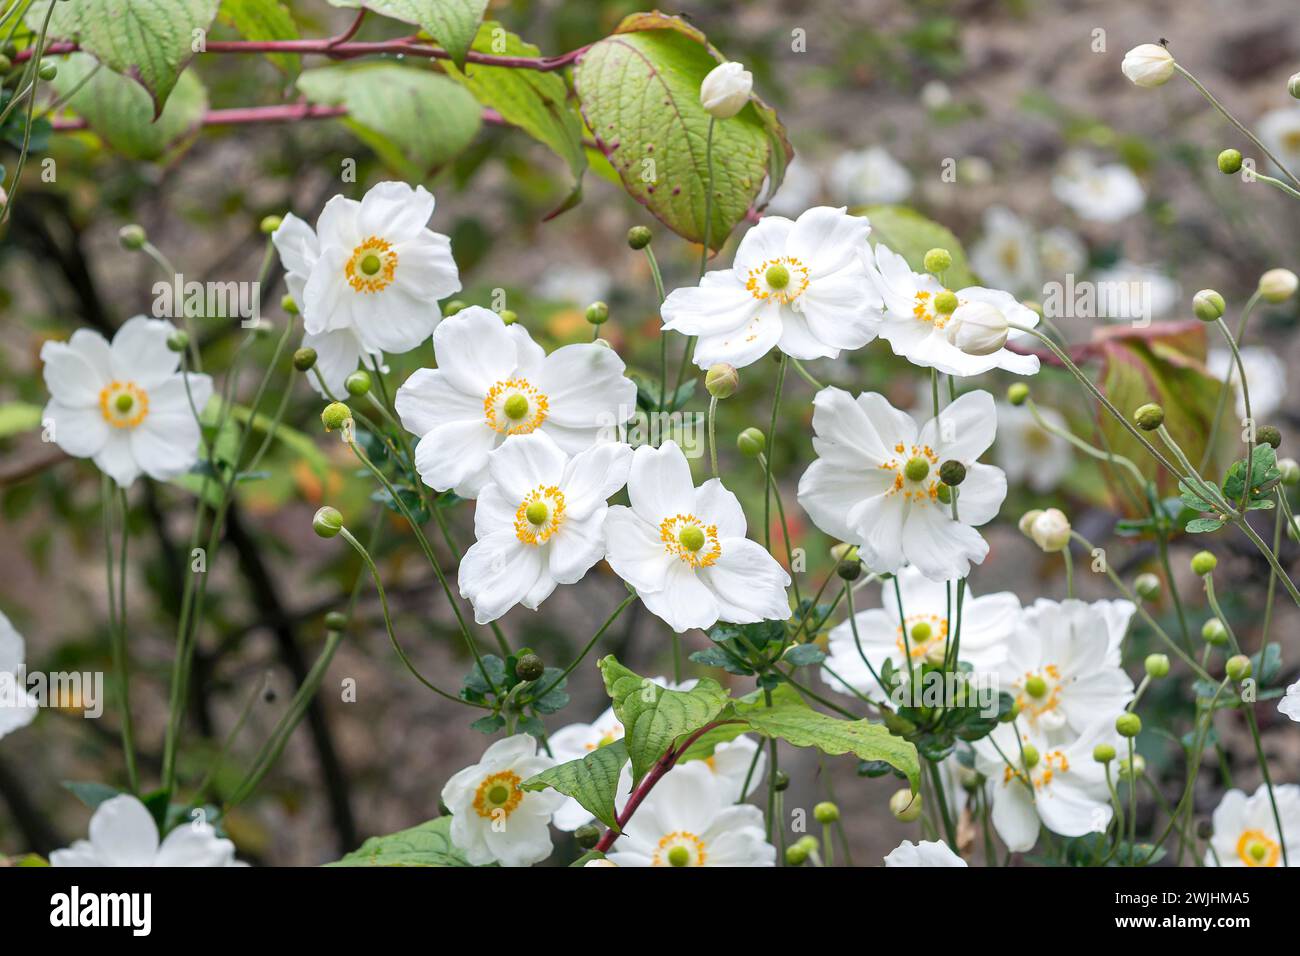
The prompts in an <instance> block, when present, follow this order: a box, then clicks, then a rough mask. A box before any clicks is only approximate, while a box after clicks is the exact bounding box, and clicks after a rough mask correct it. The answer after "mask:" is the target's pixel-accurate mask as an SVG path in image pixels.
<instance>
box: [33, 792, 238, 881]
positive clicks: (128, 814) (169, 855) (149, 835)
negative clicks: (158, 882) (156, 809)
mask: <svg viewBox="0 0 1300 956" xmlns="http://www.w3.org/2000/svg"><path fill="white" fill-rule="evenodd" d="M244 865H245V864H243V863H240V862H239V861H238V860H236V859H235V845H234V844H233V843H231V842H230V841H229V840H226V839H223V838H221V837H219V836H217V832H216V830H214V829H213V828H212V825H211V824H209V823H203V822H200V821H193V822H185V823H182V824H181V825H180V826H178V827H176V829H174V830H172V831H171V832H170V833H168V834H167V836H166V837H165V838H164V839H163V840H162V841H161V843H160V842H159V840H158V825H157V824H156V823H154V819H153V817H152V816H151V815H150V814H149V811H148V810H147V809H146V808H145V805H144V804H143V803H141V802H140V801H139V800H138V799H137V798H135V797H133V796H131V795H130V794H127V793H123V794H119V795H118V796H116V797H112V798H111V799H108V800H105V801H104V802H103V803H101V804H100V805H99V806H98V807H97V808H96V809H95V813H94V815H92V816H91V818H90V839H89V840H77V841H76V842H75V843H73V844H72V846H70V847H67V848H66V849H63V850H55V851H54V852H52V853H51V854H50V866H244Z"/></svg>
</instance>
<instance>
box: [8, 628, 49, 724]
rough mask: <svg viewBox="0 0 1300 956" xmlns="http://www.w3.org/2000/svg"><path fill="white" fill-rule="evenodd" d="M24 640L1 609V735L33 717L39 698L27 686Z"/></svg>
mask: <svg viewBox="0 0 1300 956" xmlns="http://www.w3.org/2000/svg"><path fill="white" fill-rule="evenodd" d="M26 654H27V651H26V644H25V643H24V642H23V636H22V635H21V634H19V633H18V630H17V629H16V628H15V627H14V626H13V624H12V623H10V621H9V618H8V617H7V616H6V615H5V613H4V612H3V611H0V738H3V737H4V736H5V735H6V734H11V733H13V732H14V731H15V730H17V729H19V728H20V727H26V726H27V725H28V724H30V723H31V722H32V721H33V720H35V719H36V710H37V708H38V707H39V706H40V701H39V700H37V698H36V695H35V694H33V693H31V692H30V691H29V690H28V689H27V670H26V667H25V665H24V661H25V659H26Z"/></svg>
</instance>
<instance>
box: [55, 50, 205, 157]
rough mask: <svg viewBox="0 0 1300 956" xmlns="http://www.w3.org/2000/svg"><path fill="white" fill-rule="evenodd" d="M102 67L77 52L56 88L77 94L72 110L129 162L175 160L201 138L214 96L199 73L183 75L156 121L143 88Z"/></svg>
mask: <svg viewBox="0 0 1300 956" xmlns="http://www.w3.org/2000/svg"><path fill="white" fill-rule="evenodd" d="M97 66H98V65H97V64H96V62H95V59H94V57H92V56H90V55H89V54H87V53H73V54H71V55H69V56H68V57H67V58H66V59H64V60H63V61H62V62H60V63H59V75H58V76H56V77H55V78H54V80H53V81H52V83H51V85H52V86H53V87H54V90H55V92H56V93H58V94H59V95H60V96H64V95H67V94H68V93H72V96H71V98H70V99H69V100H68V102H67V106H68V108H70V109H71V110H72V111H73V112H74V113H76V114H77V115H78V116H80V117H81V118H82V119H84V120H85V121H86V125H87V126H89V127H90V129H91V131H92V132H94V133H95V134H96V135H97V136H99V138H100V139H102V140H103V141H104V142H105V143H106V144H107V145H108V146H109V148H111V149H112V150H113V151H114V152H116V153H118V154H119V155H122V156H125V157H126V158H127V159H147V160H164V159H170V158H172V157H173V156H175V155H176V154H178V153H179V152H181V150H183V149H184V148H185V146H187V145H189V143H190V142H191V141H192V140H193V139H194V137H195V136H196V135H197V134H198V131H199V128H200V126H201V125H202V123H203V114H204V113H205V112H206V111H207V108H208V94H207V92H206V91H205V90H204V88H203V84H202V83H201V82H199V79H198V77H196V76H195V75H194V74H193V73H183V74H181V76H180V79H179V81H178V82H177V83H176V86H175V89H173V90H172V95H171V97H170V98H169V99H168V100H167V105H166V106H165V107H163V111H162V115H161V116H157V117H155V116H154V110H153V104H152V102H151V101H150V99H149V94H148V93H147V92H145V91H144V90H143V89H141V88H140V86H139V84H137V83H135V82H133V81H131V80H129V79H127V78H126V77H124V76H120V75H118V74H117V73H113V72H111V71H109V70H107V69H103V68H98V69H97ZM92 70H93V71H95V73H94V75H93V76H90V73H91V71H92ZM88 76H90V78H89V79H88V80H87V79H86V77H88ZM83 80H85V81H86V82H85V85H84V86H81V87H80V88H79V89H78V88H77V87H78V85H79V84H81V83H82V81H83ZM74 89H75V90H76V92H72V91H73V90H74Z"/></svg>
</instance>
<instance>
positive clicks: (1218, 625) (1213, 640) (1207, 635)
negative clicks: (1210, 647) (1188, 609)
mask: <svg viewBox="0 0 1300 956" xmlns="http://www.w3.org/2000/svg"><path fill="white" fill-rule="evenodd" d="M1201 639H1202V640H1203V641H1205V643H1206V644H1216V645H1217V644H1227V643H1228V629H1227V628H1226V627H1224V626H1223V622H1222V621H1220V620H1219V619H1218V618H1217V617H1212V618H1210V619H1209V620H1208V621H1206V622H1205V623H1204V624H1202V625H1201Z"/></svg>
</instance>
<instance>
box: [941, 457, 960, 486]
mask: <svg viewBox="0 0 1300 956" xmlns="http://www.w3.org/2000/svg"><path fill="white" fill-rule="evenodd" d="M939 480H940V481H942V482H943V483H944V484H945V485H948V486H949V487H952V488H956V487H957V486H958V485H960V484H961V483H962V482H963V481H965V480H966V466H965V465H963V464H962V463H961V462H959V461H957V459H955V458H949V459H948V460H947V461H945V462H944V463H943V464H942V465H940V466H939Z"/></svg>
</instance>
